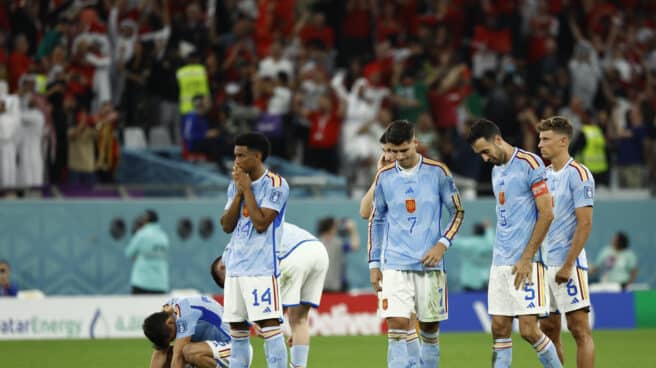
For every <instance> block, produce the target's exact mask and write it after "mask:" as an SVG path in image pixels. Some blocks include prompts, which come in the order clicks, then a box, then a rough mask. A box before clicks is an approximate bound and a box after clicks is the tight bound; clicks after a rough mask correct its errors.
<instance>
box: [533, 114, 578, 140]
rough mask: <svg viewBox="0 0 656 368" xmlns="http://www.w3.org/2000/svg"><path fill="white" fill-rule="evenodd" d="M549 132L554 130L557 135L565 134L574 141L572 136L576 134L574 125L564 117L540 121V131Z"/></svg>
mask: <svg viewBox="0 0 656 368" xmlns="http://www.w3.org/2000/svg"><path fill="white" fill-rule="evenodd" d="M547 130H553V131H554V132H556V133H560V134H565V135H566V136H567V137H568V138H569V139H572V135H573V134H574V128H572V124H571V123H570V122H569V120H568V119H567V118H566V117H563V116H552V117H550V118H546V119H544V120H542V121H540V123H539V124H538V131H539V132H544V131H547Z"/></svg>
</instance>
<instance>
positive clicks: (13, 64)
mask: <svg viewBox="0 0 656 368" xmlns="http://www.w3.org/2000/svg"><path fill="white" fill-rule="evenodd" d="M29 47H30V45H29V43H28V40H27V37H26V36H25V35H24V34H22V33H19V34H17V35H16V36H15V38H14V51H13V52H12V53H11V55H9V60H8V61H7V69H8V71H9V90H10V91H11V92H15V91H16V90H17V89H18V81H19V80H20V77H22V76H23V74H25V73H27V72H29V70H30V67H31V66H32V64H33V63H34V62H33V61H32V58H31V57H30V56H29V54H28V50H29Z"/></svg>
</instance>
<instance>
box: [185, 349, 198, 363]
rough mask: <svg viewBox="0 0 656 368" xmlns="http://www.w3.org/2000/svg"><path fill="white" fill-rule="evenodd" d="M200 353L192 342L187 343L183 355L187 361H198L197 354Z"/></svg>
mask: <svg viewBox="0 0 656 368" xmlns="http://www.w3.org/2000/svg"><path fill="white" fill-rule="evenodd" d="M197 355H198V352H197V351H196V349H194V346H193V345H191V344H187V345H185V346H184V347H183V348H182V356H183V357H184V360H185V362H187V363H192V364H193V363H195V362H196V356H197Z"/></svg>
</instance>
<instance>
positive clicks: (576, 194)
mask: <svg viewBox="0 0 656 368" xmlns="http://www.w3.org/2000/svg"><path fill="white" fill-rule="evenodd" d="M586 175H587V176H583V177H581V176H580V175H579V174H578V173H575V172H571V173H570V176H569V180H570V189H571V191H572V199H573V200H574V207H575V208H581V207H592V206H593V205H594V197H595V182H594V178H593V177H592V175H589V174H587V173H586ZM586 179H587V180H586Z"/></svg>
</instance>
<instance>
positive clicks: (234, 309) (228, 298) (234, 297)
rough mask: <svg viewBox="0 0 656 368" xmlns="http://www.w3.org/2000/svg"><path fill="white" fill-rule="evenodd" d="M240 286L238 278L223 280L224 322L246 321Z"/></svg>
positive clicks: (232, 277) (231, 277) (239, 278)
mask: <svg viewBox="0 0 656 368" xmlns="http://www.w3.org/2000/svg"><path fill="white" fill-rule="evenodd" d="M241 284H242V282H241V277H240V276H230V277H226V279H225V284H224V288H223V320H224V321H226V322H243V321H247V320H248V314H247V311H246V304H245V300H244V297H243V293H242V290H241V288H242V286H241Z"/></svg>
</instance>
